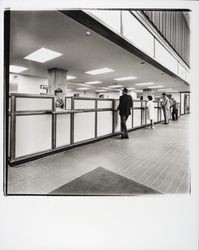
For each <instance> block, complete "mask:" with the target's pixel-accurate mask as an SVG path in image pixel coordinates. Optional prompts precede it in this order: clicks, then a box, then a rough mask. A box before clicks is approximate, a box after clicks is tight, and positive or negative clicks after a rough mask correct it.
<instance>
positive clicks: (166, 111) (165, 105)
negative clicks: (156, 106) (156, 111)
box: [161, 93, 170, 124]
mask: <svg viewBox="0 0 199 250" xmlns="http://www.w3.org/2000/svg"><path fill="white" fill-rule="evenodd" d="M162 97H163V100H162V103H161V105H162V110H163V114H164V124H169V116H170V101H169V98H168V97H167V95H166V94H165V93H163V94H162Z"/></svg>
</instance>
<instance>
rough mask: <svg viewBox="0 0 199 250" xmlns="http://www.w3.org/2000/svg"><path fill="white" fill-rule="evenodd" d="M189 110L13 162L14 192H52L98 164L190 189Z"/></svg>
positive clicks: (171, 188)
mask: <svg viewBox="0 0 199 250" xmlns="http://www.w3.org/2000/svg"><path fill="white" fill-rule="evenodd" d="M188 127H189V115H185V116H181V117H180V119H179V121H178V122H173V121H171V122H170V125H163V124H157V125H156V126H155V129H154V130H150V129H147V128H143V129H140V130H137V131H133V132H131V133H129V135H130V139H129V140H120V139H119V137H118V136H117V137H113V138H109V139H105V140H102V141H99V142H96V143H92V144H89V145H86V146H81V147H78V148H74V149H71V150H68V151H65V152H62V153H58V154H55V155H51V156H48V157H45V158H42V159H38V160H35V161H32V162H29V163H25V164H21V165H19V166H16V167H12V168H11V167H8V193H9V194H14V193H17V194H47V193H49V192H50V191H52V190H54V189H56V188H58V187H59V186H61V185H64V184H66V183H67V182H69V181H71V180H73V179H75V178H77V177H79V176H81V175H82V174H85V173H87V172H89V171H91V170H93V169H95V168H97V167H103V168H106V169H109V170H111V171H113V172H115V173H118V174H120V175H122V176H125V177H128V178H130V179H132V180H134V181H136V182H139V183H141V184H144V185H146V186H148V187H151V188H153V189H155V190H157V191H160V192H162V193H186V192H189V189H190V169H189V142H188V137H189V136H188Z"/></svg>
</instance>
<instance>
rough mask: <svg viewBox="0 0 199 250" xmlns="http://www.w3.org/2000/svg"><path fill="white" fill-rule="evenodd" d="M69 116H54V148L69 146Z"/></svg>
mask: <svg viewBox="0 0 199 250" xmlns="http://www.w3.org/2000/svg"><path fill="white" fill-rule="evenodd" d="M70 118H71V115H70V114H57V115H56V147H61V146H64V145H68V144H70V122H71V120H70Z"/></svg>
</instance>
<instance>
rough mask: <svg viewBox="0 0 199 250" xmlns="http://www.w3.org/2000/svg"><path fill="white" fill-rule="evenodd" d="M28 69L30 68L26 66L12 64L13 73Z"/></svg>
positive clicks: (11, 70)
mask: <svg viewBox="0 0 199 250" xmlns="http://www.w3.org/2000/svg"><path fill="white" fill-rule="evenodd" d="M27 69H28V68H26V67H21V66H16V65H10V72H12V73H21V72H23V71H25V70H27Z"/></svg>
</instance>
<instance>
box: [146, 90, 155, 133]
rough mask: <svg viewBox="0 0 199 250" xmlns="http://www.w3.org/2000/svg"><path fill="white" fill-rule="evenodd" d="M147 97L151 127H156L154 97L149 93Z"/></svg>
mask: <svg viewBox="0 0 199 250" xmlns="http://www.w3.org/2000/svg"><path fill="white" fill-rule="evenodd" d="M147 98H148V102H147V107H148V114H149V120H150V122H151V129H154V119H155V112H154V103H153V97H152V96H150V95H149V96H147Z"/></svg>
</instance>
